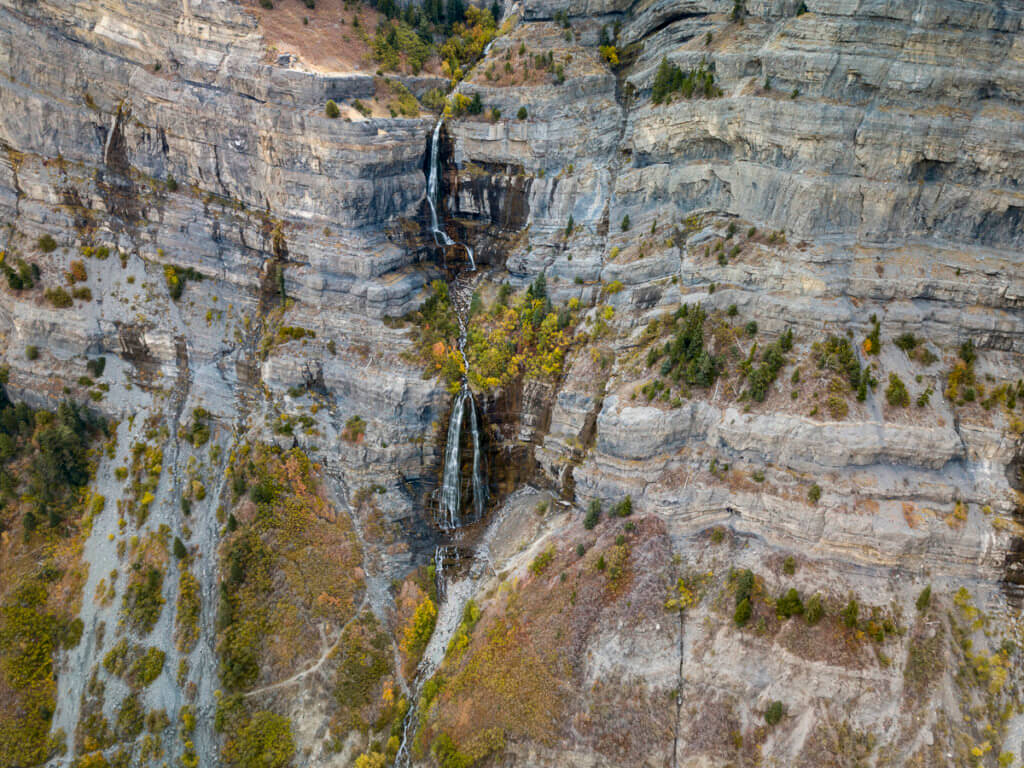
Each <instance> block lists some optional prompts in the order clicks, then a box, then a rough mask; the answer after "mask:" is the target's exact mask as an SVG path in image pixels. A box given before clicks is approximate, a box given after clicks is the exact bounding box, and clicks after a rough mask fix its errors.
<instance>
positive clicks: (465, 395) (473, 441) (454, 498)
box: [427, 115, 487, 530]
mask: <svg viewBox="0 0 1024 768" xmlns="http://www.w3.org/2000/svg"><path fill="white" fill-rule="evenodd" d="M443 125H444V116H443V115H442V116H441V117H440V118H438V120H437V124H436V125H435V126H434V132H433V134H431V138H430V167H429V172H428V174H427V204H428V205H429V206H430V232H431V234H432V235H433V237H434V242H435V243H436V244H438V245H443V246H445V247H448V246H453V245H458V246H461V247H463V248H465V249H466V255H467V256H468V257H469V265H470V267H469V269H470V271H471V272H475V271H476V260H475V259H474V255H473V249H472V248H470V247H469V245H467V244H466V243H459V242H456V241H454V240H452V239H451V238H450V237H448V233H447V232H445V231H444V228H443V227H442V226H441V224H440V222H439V220H438V215H437V206H438V201H437V187H438V179H439V177H440V171H439V169H438V156H439V155H440V148H441V128H442V126H443ZM468 304H469V302H466V301H461V300H460V297H459V296H458V295H456V291H455V290H453V291H452V306H453V307H454V309H455V314H456V317H457V318H458V322H459V340H458V349H459V354H460V355H461V356H462V365H463V368H464V369H465V370H467V371H468V370H469V361H468V360H467V359H466V337H467V328H466V323H467V321H468V314H469V306H468ZM467 410H468V411H469V430H470V447H471V449H472V451H473V461H472V465H471V469H470V478H469V491H470V493H471V495H472V504H473V507H472V509H473V513H472V514H471V515H469V516H468V517H466V516H463V514H462V500H463V493H462V484H463V480H462V428H463V425H464V424H465V421H466V411H467ZM486 506H487V483H486V482H485V481H484V476H483V460H482V458H481V455H480V426H479V420H478V418H477V413H476V403H475V402H474V400H473V393H472V391H471V390H470V388H469V382H468V381H467V380H466V378H465V377H463V379H462V385H461V386H460V387H459V392H458V394H457V395H456V396H455V399H454V400H453V402H452V415H451V419H450V421H449V422H448V437H447V443H446V444H445V449H444V474H443V476H442V479H441V500H440V514H439V515H438V523H439V525H440V526H441V527H442V528H444V529H446V530H451V529H453V528H458V527H460V526H462V525H465V524H466V523H468V522H474V521H476V520H479V519H480V518H482V517H483V514H484V509H485V507H486Z"/></svg>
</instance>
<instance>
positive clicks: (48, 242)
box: [36, 235, 57, 253]
mask: <svg viewBox="0 0 1024 768" xmlns="http://www.w3.org/2000/svg"><path fill="white" fill-rule="evenodd" d="M36 245H37V246H38V247H39V250H40V251H42V252H43V253H53V252H54V251H55V250H57V241H56V240H54V239H53V237H52V236H51V235H41V236H40V237H39V239H38V240H37V241H36Z"/></svg>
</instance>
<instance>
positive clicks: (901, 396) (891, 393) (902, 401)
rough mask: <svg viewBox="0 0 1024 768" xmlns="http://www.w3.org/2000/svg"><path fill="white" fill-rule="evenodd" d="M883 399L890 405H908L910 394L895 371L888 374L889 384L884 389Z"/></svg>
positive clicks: (902, 406) (901, 406)
mask: <svg viewBox="0 0 1024 768" xmlns="http://www.w3.org/2000/svg"><path fill="white" fill-rule="evenodd" d="M885 399H886V401H887V402H888V403H889V405H892V406H898V407H900V408H905V407H907V406H908V405H910V395H909V394H907V388H906V386H904V384H903V381H902V380H901V379H900V377H899V376H897V375H896V374H895V373H890V374H889V386H888V387H886V389H885Z"/></svg>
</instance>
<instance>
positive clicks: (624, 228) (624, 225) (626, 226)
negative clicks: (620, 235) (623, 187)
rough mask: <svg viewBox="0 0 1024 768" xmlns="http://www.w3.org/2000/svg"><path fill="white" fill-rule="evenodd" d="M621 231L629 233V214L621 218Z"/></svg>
mask: <svg viewBox="0 0 1024 768" xmlns="http://www.w3.org/2000/svg"><path fill="white" fill-rule="evenodd" d="M622 231H623V232H629V214H628V213H627V214H626V215H625V216H623V217H622Z"/></svg>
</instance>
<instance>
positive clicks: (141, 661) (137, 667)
mask: <svg viewBox="0 0 1024 768" xmlns="http://www.w3.org/2000/svg"><path fill="white" fill-rule="evenodd" d="M165 657H166V654H165V653H164V652H163V651H161V650H160V649H159V648H147V649H146V652H145V653H144V654H142V656H140V657H139V658H138V659H136V661H135V663H134V664H132V666H131V669H130V670H129V671H128V674H129V676H131V677H133V678H135V679H137V680H138V681H139V682H140V683H142V685H143V686H149V685H150V684H151V683H152V682H153V681H154V680H156V679H157V678H158V677H160V673H161V672H162V671H163V669H164V659H165Z"/></svg>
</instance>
